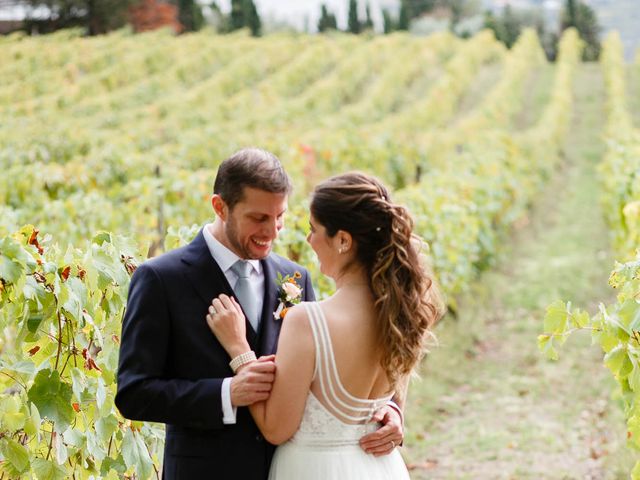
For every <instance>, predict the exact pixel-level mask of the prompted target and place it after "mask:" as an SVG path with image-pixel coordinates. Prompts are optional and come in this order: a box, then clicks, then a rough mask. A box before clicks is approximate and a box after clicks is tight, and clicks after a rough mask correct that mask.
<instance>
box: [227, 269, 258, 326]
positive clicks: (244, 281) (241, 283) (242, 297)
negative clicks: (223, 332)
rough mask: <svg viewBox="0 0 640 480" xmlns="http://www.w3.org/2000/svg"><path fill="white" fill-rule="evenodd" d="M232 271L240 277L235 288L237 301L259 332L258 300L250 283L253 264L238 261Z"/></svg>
mask: <svg viewBox="0 0 640 480" xmlns="http://www.w3.org/2000/svg"><path fill="white" fill-rule="evenodd" d="M231 270H232V271H233V273H235V274H236V275H237V276H238V281H237V282H236V285H235V286H234V287H233V291H234V293H235V294H236V298H237V300H238V301H239V302H240V305H241V306H242V309H243V310H244V313H245V314H246V315H247V320H249V323H250V324H251V326H252V327H253V329H254V330H255V331H256V332H257V331H258V312H256V299H255V298H254V294H253V291H252V290H251V282H249V274H250V273H251V264H250V263H249V262H247V261H246V260H238V261H237V262H236V263H234V264H233V265H232V266H231Z"/></svg>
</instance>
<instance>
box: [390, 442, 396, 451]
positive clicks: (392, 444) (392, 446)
mask: <svg viewBox="0 0 640 480" xmlns="http://www.w3.org/2000/svg"><path fill="white" fill-rule="evenodd" d="M394 448H396V442H394V441H393V440H391V450H393V449H394Z"/></svg>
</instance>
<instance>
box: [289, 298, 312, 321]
mask: <svg viewBox="0 0 640 480" xmlns="http://www.w3.org/2000/svg"><path fill="white" fill-rule="evenodd" d="M311 303H314V302H300V303H298V304H296V305H294V306H293V307H289V308H287V312H286V313H285V315H284V318H283V319H282V322H283V326H284V325H286V324H301V323H303V324H308V323H309V312H308V311H307V308H308V307H307V305H308V304H311Z"/></svg>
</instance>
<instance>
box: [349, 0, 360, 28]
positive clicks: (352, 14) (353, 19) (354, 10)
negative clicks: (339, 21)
mask: <svg viewBox="0 0 640 480" xmlns="http://www.w3.org/2000/svg"><path fill="white" fill-rule="evenodd" d="M347 25H348V27H347V30H348V31H349V32H351V33H355V34H356V35H357V34H358V33H360V30H361V27H362V25H360V19H359V18H358V0H349V21H348V23H347Z"/></svg>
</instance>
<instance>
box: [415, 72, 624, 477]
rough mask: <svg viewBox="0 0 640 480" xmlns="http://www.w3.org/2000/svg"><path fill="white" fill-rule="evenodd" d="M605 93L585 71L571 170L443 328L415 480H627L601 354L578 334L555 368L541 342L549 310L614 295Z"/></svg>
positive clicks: (422, 404) (430, 374) (568, 153)
mask: <svg viewBox="0 0 640 480" xmlns="http://www.w3.org/2000/svg"><path fill="white" fill-rule="evenodd" d="M603 88H604V87H603V79H602V76H601V73H600V70H599V67H598V65H592V64H589V65H583V66H581V67H580V68H579V70H578V74H577V78H576V82H575V89H574V91H575V96H576V98H575V102H576V103H575V109H574V115H573V121H572V128H571V132H570V134H569V136H568V139H567V143H566V147H565V152H564V153H565V157H566V158H565V159H564V162H563V166H562V167H561V168H560V169H559V171H558V172H557V173H556V175H555V176H554V178H552V179H551V180H550V181H549V184H548V185H547V187H546V189H545V190H544V191H543V192H542V193H541V195H540V197H539V202H538V204H537V205H535V207H534V209H533V210H532V212H531V213H530V217H529V218H528V219H526V220H525V221H524V222H521V224H520V227H519V228H518V230H517V231H515V232H514V233H513V235H512V238H511V239H509V240H507V241H506V243H508V245H506V246H505V248H504V249H503V251H502V252H501V254H500V258H499V259H498V261H497V262H496V265H495V267H494V268H492V269H490V271H488V272H486V273H485V274H483V275H482V276H481V277H480V278H479V279H478V280H477V282H475V286H474V287H473V290H472V292H470V293H469V294H468V295H466V296H464V298H462V299H461V308H460V315H459V317H458V318H457V319H456V318H447V319H446V320H445V321H444V322H443V323H442V324H441V326H440V328H439V329H438V330H437V334H438V337H439V340H440V343H441V345H440V347H438V348H437V349H435V350H434V351H433V352H432V354H431V355H430V356H429V358H428V359H427V361H426V362H425V365H424V368H423V369H422V379H421V380H419V381H415V382H413V383H412V385H411V388H410V393H409V408H408V412H407V438H406V442H405V445H406V446H405V447H404V448H403V454H404V456H405V459H406V460H407V462H408V463H409V464H410V468H411V475H412V478H414V479H423V478H424V479H426V478H429V479H614V478H628V474H625V469H627V468H629V465H630V457H629V454H628V453H627V452H626V450H625V448H624V441H625V427H624V421H623V418H622V414H621V412H620V409H619V407H618V405H617V404H616V402H615V401H614V400H612V399H611V391H612V387H613V380H612V379H611V378H610V377H609V373H608V371H606V369H605V368H604V367H603V366H602V362H601V354H600V351H599V349H598V348H597V347H591V346H590V339H589V338H588V335H578V336H576V337H575V338H572V339H571V340H570V341H569V342H568V343H567V345H566V346H565V348H563V350H562V351H561V352H560V360H559V361H557V362H550V361H547V360H545V359H544V358H543V357H542V356H541V355H540V354H539V353H538V351H537V344H536V338H537V335H538V334H539V333H541V330H542V318H543V316H544V311H545V308H546V306H547V305H548V304H549V303H551V302H553V301H554V300H557V299H564V300H572V301H573V302H574V304H576V305H581V306H583V307H584V308H587V307H588V308H589V310H590V311H591V312H593V311H594V308H596V306H597V303H598V302H599V301H608V300H610V299H611V298H612V291H611V290H610V289H609V287H608V286H607V278H608V275H609V272H610V270H611V268H612V266H613V258H612V253H611V251H610V249H609V242H608V238H607V229H606V226H605V224H604V222H603V220H602V213H601V209H600V205H599V203H598V196H599V187H598V180H597V174H596V171H595V166H596V165H597V164H598V163H599V162H600V160H601V157H602V154H603V150H604V144H603V141H602V138H601V134H602V131H603V121H604V111H603V108H604V91H603ZM626 471H627V472H628V470H626Z"/></svg>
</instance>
